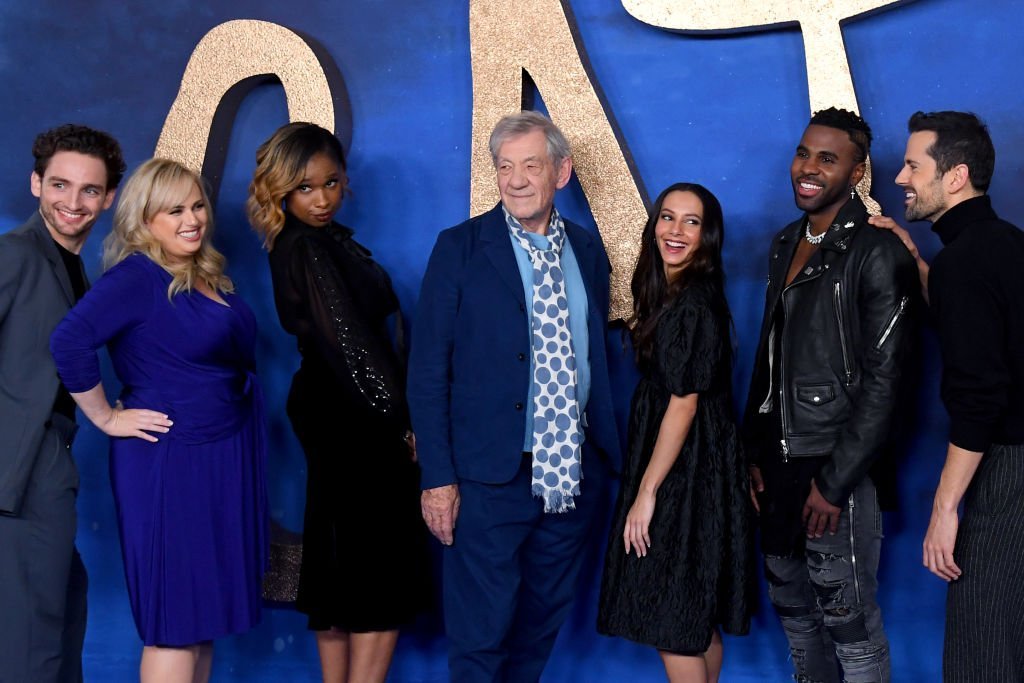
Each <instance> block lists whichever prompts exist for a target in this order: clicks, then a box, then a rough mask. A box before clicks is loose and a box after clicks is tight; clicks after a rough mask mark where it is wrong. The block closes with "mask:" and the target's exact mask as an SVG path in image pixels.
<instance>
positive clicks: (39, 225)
mask: <svg viewBox="0 0 1024 683" xmlns="http://www.w3.org/2000/svg"><path fill="white" fill-rule="evenodd" d="M28 222H29V225H30V226H31V233H32V235H33V236H34V237H35V240H36V244H37V245H38V246H39V249H40V251H42V252H43V254H44V255H45V256H46V260H47V261H49V262H50V267H51V268H53V275H54V277H56V278H57V282H59V283H60V289H61V291H62V292H63V293H64V299H65V300H66V302H67V305H68V308H70V307H71V306H73V305H74V304H75V293H74V290H73V289H71V279H70V278H69V277H68V271H67V268H65V267H64V259H62V258H61V257H60V252H59V251H57V245H56V244H55V243H54V241H53V238H52V237H51V236H50V231H49V230H47V229H46V224H45V223H43V217H42V216H40V215H39V212H38V211H37V212H36V213H35V214H34V215H33V216H32V218H30V219H29V221H28Z"/></svg>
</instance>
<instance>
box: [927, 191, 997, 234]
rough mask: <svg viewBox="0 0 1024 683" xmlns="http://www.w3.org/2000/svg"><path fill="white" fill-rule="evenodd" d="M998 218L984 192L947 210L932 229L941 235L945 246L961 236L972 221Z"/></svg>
mask: <svg viewBox="0 0 1024 683" xmlns="http://www.w3.org/2000/svg"><path fill="white" fill-rule="evenodd" d="M997 218H998V216H996V212H995V211H994V210H993V209H992V200H991V199H990V198H989V196H988V195H987V194H983V195H981V196H979V197H971V198H970V199H965V200H964V201H962V202H960V203H959V204H957V205H956V206H954V207H953V208H952V209H949V210H948V211H946V213H944V214H942V216H941V217H940V218H939V220H937V221H935V223H934V224H932V231H933V232H934V233H935V234H936V235H938V236H939V239H940V240H942V244H943V245H944V246H945V245H947V244H949V243H950V242H952V241H953V240H955V239H956V238H957V237H959V236H960V233H962V232H963V231H964V229H965V228H967V226H968V225H970V224H971V223H977V222H978V221H992V220H996V219H997Z"/></svg>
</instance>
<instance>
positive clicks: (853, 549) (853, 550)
mask: <svg viewBox="0 0 1024 683" xmlns="http://www.w3.org/2000/svg"><path fill="white" fill-rule="evenodd" d="M849 508H850V520H849V521H850V568H851V569H853V592H854V594H855V595H856V596H857V604H858V605H859V604H861V599H860V576H859V575H858V574H857V546H856V545H855V544H854V534H853V531H854V526H855V522H856V521H857V520H856V517H855V516H854V513H855V511H856V510H855V506H854V502H853V494H852V493H851V494H850V503H849Z"/></svg>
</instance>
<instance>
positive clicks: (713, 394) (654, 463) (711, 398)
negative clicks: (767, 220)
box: [598, 183, 752, 682]
mask: <svg viewBox="0 0 1024 683" xmlns="http://www.w3.org/2000/svg"><path fill="white" fill-rule="evenodd" d="M722 239H723V225H722V209H721V206H720V205H719V203H718V200H717V199H715V196H714V195H713V194H711V193H710V192H709V191H708V190H706V189H705V188H704V187H702V186H700V185H694V184H689V183H678V184H675V185H672V186H671V187H669V188H668V189H666V190H665V191H664V192H662V193H661V196H659V197H658V200H657V202H656V203H655V206H654V210H653V211H652V212H651V216H650V218H649V219H648V221H647V225H646V226H645V228H644V233H643V237H642V240H643V242H642V246H641V251H640V258H639V260H638V261H637V266H636V271H635V272H634V274H633V282H632V289H633V316H632V318H631V319H630V321H629V326H630V332H631V336H632V339H633V347H634V349H635V352H636V357H637V362H638V364H639V366H640V369H641V370H642V372H643V378H642V379H641V380H640V384H639V385H638V386H637V388H636V391H635V393H634V394H633V402H632V407H631V410H630V425H629V451H628V454H627V459H626V463H625V468H624V471H623V482H622V488H621V490H620V493H619V499H618V502H617V504H616V511H615V517H614V521H613V525H612V532H611V537H610V540H609V543H608V554H607V557H606V558H605V570H604V577H603V579H602V583H601V601H600V607H599V612H598V630H599V631H600V632H601V633H604V634H607V635H616V636H622V637H624V638H629V639H630V640H634V641H637V642H640V643H645V644H648V645H653V646H654V647H656V648H657V649H658V650H659V653H660V654H661V658H662V661H663V662H664V664H665V671H666V673H667V674H668V678H669V680H670V681H673V682H676V681H687V682H690V681H701V682H703V681H717V680H718V674H719V672H720V671H721V667H722V639H721V635H720V633H719V630H720V629H721V630H724V631H725V632H727V633H733V634H742V633H746V632H747V630H748V629H749V625H750V615H749V595H748V590H749V586H750V585H751V583H750V572H751V566H752V565H751V561H752V555H751V543H750V525H749V519H750V509H749V505H750V498H749V495H748V493H747V468H746V465H745V464H744V462H743V458H742V453H741V451H740V444H739V439H738V435H737V431H736V423H735V419H734V412H733V404H732V389H731V375H732V372H731V345H730V337H729V332H730V326H731V323H730V320H731V318H730V315H729V307H728V304H727V303H726V300H725V292H724V290H723V274H722Z"/></svg>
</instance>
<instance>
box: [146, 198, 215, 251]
mask: <svg viewBox="0 0 1024 683" xmlns="http://www.w3.org/2000/svg"><path fill="white" fill-rule="evenodd" d="M188 187H189V189H188V192H187V194H185V196H183V197H182V198H181V200H180V201H178V202H176V203H175V204H174V205H173V206H170V207H168V208H166V209H164V210H163V211H158V212H156V213H155V214H153V216H152V217H151V218H150V219H149V220H148V221H146V228H147V229H148V230H149V234H150V235H152V236H153V239H155V240H156V241H157V242H158V243H159V244H160V248H161V249H163V252H164V258H166V259H167V261H168V262H169V263H182V262H185V261H188V260H189V259H191V258H193V257H194V256H195V254H196V253H197V252H198V251H199V248H200V247H202V245H203V237H204V235H205V234H206V203H205V202H204V201H203V193H202V192H200V191H199V187H198V186H197V185H196V184H195V183H190V184H189V186H188ZM183 194H184V193H183Z"/></svg>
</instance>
